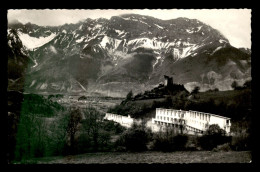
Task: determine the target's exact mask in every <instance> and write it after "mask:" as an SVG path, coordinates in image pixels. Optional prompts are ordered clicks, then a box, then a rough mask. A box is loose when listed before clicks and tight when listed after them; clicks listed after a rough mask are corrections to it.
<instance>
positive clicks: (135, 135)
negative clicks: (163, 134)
mask: <svg viewBox="0 0 260 172" xmlns="http://www.w3.org/2000/svg"><path fill="white" fill-rule="evenodd" d="M150 138H151V130H150V129H148V128H147V127H146V125H145V121H142V122H141V124H137V123H133V124H132V126H131V128H129V129H127V130H126V131H125V132H124V133H123V134H122V135H121V136H120V138H119V140H117V143H118V146H123V147H125V148H126V150H129V151H133V152H139V151H145V150H147V146H146V145H147V143H148V141H149V140H150Z"/></svg>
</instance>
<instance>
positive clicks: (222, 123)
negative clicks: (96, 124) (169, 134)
mask: <svg viewBox="0 0 260 172" xmlns="http://www.w3.org/2000/svg"><path fill="white" fill-rule="evenodd" d="M104 119H107V120H112V121H115V122H117V123H119V124H121V125H122V126H124V127H127V128H129V127H131V125H132V124H133V123H134V122H136V123H140V120H136V119H134V118H131V117H130V116H128V117H126V116H122V115H117V114H112V113H106V116H105V118H104ZM212 124H218V125H219V127H220V128H222V129H223V130H225V131H226V133H227V134H229V133H230V127H231V122H230V118H227V117H224V116H219V115H215V114H210V113H204V112H197V111H191V110H189V111H184V110H175V109H163V108H156V115H155V118H152V120H150V121H148V122H147V127H150V128H151V129H152V131H154V132H157V131H159V130H160V129H162V130H164V129H165V128H166V127H167V126H168V127H174V128H178V129H180V130H182V132H186V133H190V134H192V133H203V132H204V131H206V130H207V129H208V127H209V126H210V125H212Z"/></svg>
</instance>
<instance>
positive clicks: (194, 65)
mask: <svg viewBox="0 0 260 172" xmlns="http://www.w3.org/2000/svg"><path fill="white" fill-rule="evenodd" d="M14 38H15V40H18V42H20V43H19V46H18V45H16V43H15V42H14ZM15 49H17V50H16V51H15V53H13V54H12V53H10V56H9V57H10V58H12V57H14V56H15V55H14V54H19V53H22V54H23V56H26V58H27V59H30V60H29V62H28V63H27V66H26V67H25V68H26V76H25V85H24V88H25V90H26V91H28V92H59V93H68V92H69V93H100V94H102V95H107V96H125V95H126V94H127V92H129V91H130V90H133V92H134V93H138V92H142V91H144V90H148V89H151V88H153V87H155V86H156V85H158V84H159V83H160V82H162V81H163V76H164V75H169V76H173V78H174V82H175V83H178V84H184V85H185V87H186V88H187V89H188V90H191V89H192V88H193V87H194V86H196V85H199V86H200V87H201V88H202V90H207V89H213V88H219V89H220V90H227V89H231V86H230V85H231V83H232V82H233V81H234V80H236V81H237V82H238V83H241V84H243V83H244V82H245V81H246V80H248V79H250V78H251V57H250V56H251V52H250V50H246V49H237V48H235V47H232V46H231V45H230V44H229V41H228V40H227V39H226V38H225V37H224V36H223V35H222V34H221V33H220V32H219V31H217V30H215V29H214V28H212V27H210V26H209V25H207V24H204V23H202V22H200V21H198V20H195V19H187V18H177V19H172V20H160V19H156V18H153V17H149V16H142V15H136V14H126V15H121V16H114V17H111V19H104V18H99V19H86V20H84V21H80V22H78V23H76V24H65V25H62V26H57V27H48V26H37V25H35V24H31V23H27V24H21V23H15V24H9V26H8V51H10V52H11V51H14V50H15ZM9 57H8V62H9V61H10V60H9ZM21 58H22V59H23V58H24V57H21ZM13 63H15V64H16V62H13V61H10V64H13ZM11 67H12V65H10V68H11ZM8 68H9V66H8ZM10 79H12V78H10V77H9V80H10Z"/></svg>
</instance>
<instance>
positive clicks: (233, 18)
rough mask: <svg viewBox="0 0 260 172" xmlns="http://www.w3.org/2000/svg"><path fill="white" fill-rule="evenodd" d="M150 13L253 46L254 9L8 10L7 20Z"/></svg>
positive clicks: (50, 22) (47, 21)
mask: <svg viewBox="0 0 260 172" xmlns="http://www.w3.org/2000/svg"><path fill="white" fill-rule="evenodd" d="M129 13H135V14H141V15H148V16H152V17H155V18H159V19H162V20H169V19H175V18H178V17H187V18H190V19H198V20H200V21H201V22H203V23H206V24H208V25H210V26H211V27H213V28H215V29H217V30H219V31H220V32H221V33H222V34H223V35H224V36H225V37H226V38H227V39H228V40H229V42H230V44H231V45H232V46H234V47H237V48H240V47H244V48H251V9H202V10H199V9H193V10H189V9H167V10H163V9H157V10H151V9H143V10H141V9H131V10H114V9H110V10H100V9H97V10H93V9H92V10H50V9H45V10H23V9H22V10H21V9H19V10H11V9H10V10H8V14H7V17H8V22H12V21H14V20H19V21H20V22H21V23H24V24H25V23H28V22H31V23H34V24H37V25H40V26H58V25H63V24H65V23H77V22H79V21H80V20H84V19H87V18H92V19H96V18H100V17H102V18H107V19H110V17H111V16H116V15H121V14H129Z"/></svg>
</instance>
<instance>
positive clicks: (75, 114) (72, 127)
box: [66, 107, 82, 153]
mask: <svg viewBox="0 0 260 172" xmlns="http://www.w3.org/2000/svg"><path fill="white" fill-rule="evenodd" d="M81 120H82V116H81V111H80V109H79V108H77V107H76V108H71V109H70V119H69V122H68V126H67V129H66V131H67V133H68V135H69V138H70V153H74V145H75V134H76V132H77V131H78V130H79V123H80V121H81Z"/></svg>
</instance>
